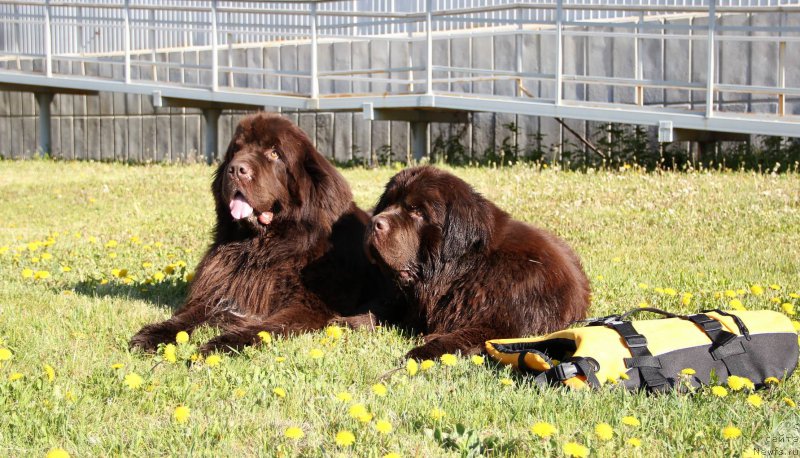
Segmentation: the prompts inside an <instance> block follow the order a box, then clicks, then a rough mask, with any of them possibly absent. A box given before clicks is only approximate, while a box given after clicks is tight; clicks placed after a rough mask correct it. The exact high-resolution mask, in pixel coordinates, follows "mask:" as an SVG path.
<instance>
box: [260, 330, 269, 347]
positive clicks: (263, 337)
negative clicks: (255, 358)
mask: <svg viewBox="0 0 800 458" xmlns="http://www.w3.org/2000/svg"><path fill="white" fill-rule="evenodd" d="M258 338H259V339H261V343H265V344H268V343H272V334H270V333H269V332H268V331H261V332H259V333H258Z"/></svg>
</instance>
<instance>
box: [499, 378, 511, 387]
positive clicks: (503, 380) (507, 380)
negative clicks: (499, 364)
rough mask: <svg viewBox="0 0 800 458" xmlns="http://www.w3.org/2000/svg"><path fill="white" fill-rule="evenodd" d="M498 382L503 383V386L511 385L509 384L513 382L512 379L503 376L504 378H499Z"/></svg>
mask: <svg viewBox="0 0 800 458" xmlns="http://www.w3.org/2000/svg"><path fill="white" fill-rule="evenodd" d="M500 384H501V385H503V386H511V385H513V384H514V381H513V380H511V379H510V378H505V377H504V378H501V379H500Z"/></svg>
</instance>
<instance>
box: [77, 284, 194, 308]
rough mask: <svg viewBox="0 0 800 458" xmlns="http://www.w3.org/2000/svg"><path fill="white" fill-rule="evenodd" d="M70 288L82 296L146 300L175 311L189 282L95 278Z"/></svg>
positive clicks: (180, 303)
mask: <svg viewBox="0 0 800 458" xmlns="http://www.w3.org/2000/svg"><path fill="white" fill-rule="evenodd" d="M72 288H73V290H74V291H75V293H76V294H81V295H84V296H89V297H98V298H120V299H129V300H140V301H147V302H150V303H151V304H153V305H155V306H158V307H163V308H165V309H168V310H170V311H175V310H177V309H178V308H179V307H180V306H181V305H183V302H184V300H186V294H187V293H188V291H189V284H188V283H187V282H186V281H184V280H180V279H173V280H171V281H162V282H158V283H152V284H141V283H131V284H126V283H124V282H122V281H118V280H114V281H109V282H108V283H106V284H102V283H101V282H100V281H97V280H85V281H82V282H79V283H76V284H75V285H73V287H72Z"/></svg>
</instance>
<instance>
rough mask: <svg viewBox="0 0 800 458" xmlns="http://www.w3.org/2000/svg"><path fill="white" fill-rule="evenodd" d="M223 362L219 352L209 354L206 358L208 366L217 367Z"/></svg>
mask: <svg viewBox="0 0 800 458" xmlns="http://www.w3.org/2000/svg"><path fill="white" fill-rule="evenodd" d="M221 362H222V357H221V356H220V355H217V354H214V355H208V357H207V358H206V366H208V367H217V366H219V363H221Z"/></svg>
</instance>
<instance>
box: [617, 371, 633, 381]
mask: <svg viewBox="0 0 800 458" xmlns="http://www.w3.org/2000/svg"><path fill="white" fill-rule="evenodd" d="M619 378H621V379H622V380H630V379H631V377H630V376H629V375H628V374H627V373H625V372H620V373H619Z"/></svg>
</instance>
